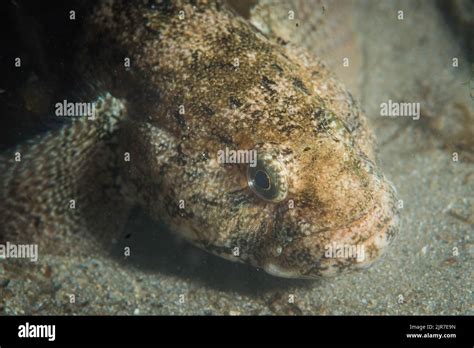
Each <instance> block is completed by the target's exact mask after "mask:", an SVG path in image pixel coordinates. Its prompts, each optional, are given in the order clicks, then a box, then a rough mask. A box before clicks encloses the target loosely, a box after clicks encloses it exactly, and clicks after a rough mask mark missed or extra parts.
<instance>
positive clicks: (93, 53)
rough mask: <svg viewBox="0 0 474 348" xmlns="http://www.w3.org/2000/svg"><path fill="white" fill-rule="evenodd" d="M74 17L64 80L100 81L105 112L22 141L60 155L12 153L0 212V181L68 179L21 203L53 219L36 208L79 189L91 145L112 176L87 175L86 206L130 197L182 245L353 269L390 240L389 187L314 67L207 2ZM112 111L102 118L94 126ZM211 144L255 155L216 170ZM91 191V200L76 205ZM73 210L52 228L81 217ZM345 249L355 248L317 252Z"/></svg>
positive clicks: (292, 266)
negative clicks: (70, 68) (20, 157)
mask: <svg viewBox="0 0 474 348" xmlns="http://www.w3.org/2000/svg"><path fill="white" fill-rule="evenodd" d="M87 23H88V24H87V26H86V28H87V32H86V33H85V36H84V39H83V42H82V44H81V53H80V54H79V55H78V57H79V59H78V63H77V66H78V67H79V74H80V75H82V76H91V77H92V78H95V79H96V80H97V81H100V83H98V84H99V85H100V88H101V90H103V91H106V92H105V93H106V94H102V97H101V98H102V99H101V100H108V101H109V103H108V104H107V105H112V106H114V105H115V106H114V107H113V108H112V109H113V110H114V111H113V112H111V111H110V110H111V109H108V108H106V109H104V110H103V111H102V112H99V113H96V114H97V119H98V120H99V121H95V122H91V121H88V120H86V119H81V120H80V121H77V122H74V123H73V124H72V126H66V127H68V128H66V129H69V130H68V131H66V130H62V131H61V132H56V133H54V134H53V135H51V134H49V135H47V136H46V137H47V139H46V140H45V139H44V137H43V139H38V140H36V144H35V145H34V146H33V148H36V149H37V148H38V146H39V145H38V144H42V143H44V142H48V143H49V144H54V146H59V144H62V145H63V148H68V149H71V151H73V150H72V149H75V150H76V151H75V153H74V154H72V153H69V152H68V153H67V154H63V155H62V156H61V155H59V157H61V159H57V157H58V154H57V153H54V152H48V151H44V150H45V149H43V150H42V151H40V150H35V151H36V152H35V158H32V157H31V156H29V155H27V157H26V158H28V159H30V161H29V163H25V162H23V163H22V165H23V166H24V167H23V169H18V164H17V163H14V162H13V161H12V160H11V159H10V160H9V161H7V162H5V163H3V164H1V165H2V166H5V167H4V168H9V169H8V172H9V173H10V174H9V176H8V178H9V180H5V179H4V180H3V185H2V187H3V194H4V195H5V196H6V199H5V202H6V203H4V206H3V207H2V208H3V211H4V214H3V216H4V217H5V216H10V217H12V218H11V219H9V221H13V220H15V218H13V217H14V216H16V215H18V214H19V213H18V207H17V206H18V204H16V200H17V199H16V197H18V194H19V191H18V190H16V191H15V189H12V187H15V185H13V184H12V183H13V182H16V187H18V186H19V185H20V186H21V185H23V186H25V188H26V187H28V190H29V192H32V191H35V190H37V191H38V190H45V185H46V184H45V183H46V182H47V180H40V179H41V178H40V179H38V178H36V179H35V178H34V175H37V174H36V173H41V176H43V177H44V176H47V175H53V176H54V177H55V178H56V180H59V178H61V180H66V181H67V180H69V181H70V182H69V186H68V185H66V184H65V183H63V182H61V181H59V182H58V181H57V182H56V184H54V185H53V186H54V187H55V189H56V190H57V191H58V192H60V193H59V194H58V195H57V197H50V196H44V197H45V198H44V199H40V200H36V201H34V202H28V201H25V202H23V203H22V204H23V205H22V206H23V207H27V208H28V209H30V210H33V211H36V210H38V211H40V210H41V209H40V208H38V207H39V206H43V207H44V208H42V209H43V210H41V213H38V214H39V216H40V220H41V221H43V220H45V221H51V220H52V221H53V222H54V225H58V224H61V222H60V220H59V219H58V218H57V217H55V215H52V214H51V211H52V210H53V208H54V207H55V206H57V205H58V204H59V202H61V204H64V202H65V199H66V198H65V197H67V196H68V195H69V196H70V195H74V194H76V195H79V194H80V195H81V196H83V195H84V193H85V192H84V191H83V189H82V188H83V187H84V184H82V185H81V186H80V185H79V179H78V178H81V177H82V178H84V177H87V176H84V175H81V173H83V172H87V171H89V170H90V169H89V168H90V167H91V166H94V163H93V161H85V160H82V159H81V158H83V157H84V155H85V154H87V153H88V151H92V152H98V156H100V154H104V153H106V154H109V155H107V156H105V159H106V160H105V162H106V164H105V165H103V166H98V165H97V162H95V163H96V164H95V166H96V167H100V168H102V167H103V170H100V171H99V172H100V173H102V172H104V173H111V172H112V173H114V175H102V176H100V177H101V178H102V180H96V183H95V185H94V187H98V189H97V190H95V192H91V191H92V190H90V189H89V190H88V191H87V192H88V195H86V196H87V197H84V200H83V202H84V205H86V206H87V209H88V210H100V209H103V207H101V206H100V205H98V202H104V201H106V202H110V201H113V202H117V204H118V205H117V207H120V209H117V210H118V211H120V212H122V213H121V214H120V215H121V216H122V219H123V215H124V213H123V212H125V211H127V208H126V207H130V206H139V207H140V208H141V209H144V210H145V211H146V212H147V213H148V214H149V215H150V216H151V217H152V218H153V219H155V220H156V221H160V222H164V223H166V224H167V225H168V226H169V227H170V229H171V230H172V231H174V232H176V233H178V234H180V235H181V236H183V237H184V238H186V239H187V240H189V241H190V242H191V243H193V244H194V245H196V246H198V247H200V248H202V249H204V250H207V251H209V252H211V253H213V254H216V255H218V256H221V257H224V258H226V259H230V260H233V261H238V262H245V263H249V264H252V265H254V266H256V267H259V268H263V269H264V270H266V271H267V272H268V273H270V274H273V275H276V276H281V277H289V278H314V277H318V276H325V275H333V274H338V273H341V272H343V271H345V270H353V269H359V268H364V267H366V266H368V265H370V264H371V263H372V262H373V261H374V260H376V259H377V258H378V257H379V256H380V255H381V254H382V253H383V251H384V250H385V249H386V247H387V246H388V245H389V244H390V243H391V242H392V241H393V239H394V237H395V235H396V233H397V230H398V210H397V208H396V201H397V198H396V195H395V191H394V188H393V186H392V185H391V184H390V182H389V181H388V180H387V179H386V178H385V176H384V175H383V174H382V173H381V171H380V169H379V168H378V167H377V165H376V164H375V158H374V148H373V146H374V145H373V142H374V139H373V135H372V132H371V130H370V127H369V126H368V124H367V121H366V119H365V117H364V115H363V113H362V111H361V109H360V107H359V106H358V104H357V102H356V101H355V100H354V98H353V97H352V95H351V94H350V93H349V92H348V91H347V90H346V89H345V87H344V86H342V84H341V83H339V82H338V81H337V80H336V78H335V77H334V76H333V75H332V73H331V72H330V71H329V70H328V68H327V67H326V66H325V65H324V63H323V62H321V61H320V60H318V59H317V58H315V57H311V56H310V55H308V54H306V53H305V52H304V51H301V50H299V49H297V48H295V47H294V46H282V45H280V44H278V43H276V42H275V41H274V40H272V39H271V38H270V37H268V36H266V35H265V34H264V33H262V32H260V31H259V30H258V29H256V28H255V27H254V26H252V25H251V24H249V23H248V22H247V21H245V20H244V19H243V18H241V17H239V16H237V15H236V14H234V13H233V12H232V11H230V10H228V9H227V8H226V7H225V6H223V5H222V4H221V3H220V2H215V1H210V2H208V1H171V2H168V1H165V2H154V1H150V2H140V3H134V4H129V3H128V2H125V1H104V2H103V3H101V4H100V5H99V6H98V7H97V8H96V9H95V10H94V11H93V13H92V14H91V16H90V18H89V19H88V22H87ZM104 95H105V96H106V97H104ZM112 115H114V119H115V120H116V121H117V122H114V126H113V127H107V126H104V125H107V124H109V123H108V122H107V120H108V119H110V117H111V116H112ZM104 127H105V128H104ZM80 129H83V130H84V129H89V130H90V132H89V131H83V132H82V133H80V132H79V130H80ZM97 129H105V131H104V132H102V133H100V134H105V135H100V134H99V133H95V132H96V131H94V130H97ZM76 132H78V133H76ZM64 133H66V134H67V136H65V135H64ZM75 134H80V135H78V136H76V137H75V136H74V135H75ZM71 139H76V140H77V139H79V140H78V141H76V142H74V143H73V142H72V140H71ZM112 139H113V140H112ZM97 144H101V146H100V147H98V146H97ZM110 144H113V146H111V145H110ZM54 146H53V147H54ZM40 148H41V146H40ZM101 148H102V150H101V151H97V150H98V149H101ZM92 149H95V150H92ZM30 151H32V150H30V149H29V148H28V147H26V148H25V149H24V152H25V153H28V152H30ZM223 151H224V152H225V151H227V153H229V151H234V152H233V153H234V155H235V154H238V153H240V154H248V153H255V154H256V158H257V162H256V165H251V163H246V162H245V159H246V158H247V159H249V157H245V156H241V157H236V156H234V158H233V160H229V161H227V163H223V161H222V158H221V157H220V156H219V154H222V153H223ZM239 151H240V152H239ZM10 155H12V154H11V153H10ZM238 159H241V160H242V159H243V162H244V163H241V162H242V161H239V160H238ZM50 161H54V162H55V163H57V165H56V166H55V167H54V168H57V169H55V172H54V174H51V173H47V172H44V173H43V172H38V171H37V170H32V168H39V167H40V166H41V164H40V162H41V163H49V162H50ZM61 161H62V162H61ZM73 162H75V163H81V165H80V166H78V167H77V170H76V172H75V176H74V175H71V173H67V172H65V171H63V170H58V169H63V168H64V167H65V166H66V163H73ZM224 162H225V161H224ZM111 167H112V168H113V169H110V168H111ZM50 170H51V169H50ZM6 171H7V170H6ZM13 172H16V173H17V174H16V175H13V174H12V173H13ZM92 172H93V173H94V175H96V174H97V169H94V170H92ZM25 173H30V176H28V175H27V174H25ZM31 175H33V176H31ZM27 176H28V178H27ZM5 177H6V175H4V178H5ZM12 177H14V178H16V180H13V181H12ZM19 177H22V180H21V184H20V183H19V181H18V178H19ZM89 177H91V176H89ZM112 178H113V179H112ZM34 180H40V181H38V183H37V185H33V181H34ZM112 181H113V184H112ZM104 186H108V187H112V189H110V190H104V189H103V187H104ZM68 187H69V189H67V188H68ZM65 192H68V194H65ZM104 192H108V193H104ZM98 193H100V197H101V198H100V199H92V198H91V197H95V196H97V195H98ZM110 195H113V196H114V198H113V199H110ZM40 196H41V195H40ZM104 197H106V198H104ZM86 202H87V203H86ZM122 207H123V208H122ZM64 214H72V213H70V212H69V211H68V212H67V213H64ZM74 214H75V215H74V216H75V217H76V219H75V220H73V219H69V220H65V221H62V226H65V227H66V228H68V227H70V226H71V225H72V221H82V222H84V221H86V222H87V221H88V220H90V218H88V217H87V214H86V213H84V212H78V211H75V212H74ZM20 215H21V214H20ZM17 219H19V218H18V217H17ZM20 219H21V218H20ZM109 220H110V217H109V219H108V220H107V219H105V222H104V223H103V226H108V224H107V221H109ZM119 221H121V219H119V220H116V221H114V223H115V224H117V223H118V222H119ZM80 225H81V223H76V226H80ZM11 226H13V227H10V232H11V230H19V229H18V227H14V225H11ZM87 226H88V227H89V229H90V226H92V225H90V223H88V224H87ZM109 227H110V226H109ZM91 232H94V231H91ZM5 233H6V234H7V235H8V231H6V232H5ZM347 246H349V247H357V248H356V249H355V250H359V251H360V250H363V251H364V252H363V254H361V253H359V254H358V256H359V257H352V256H349V257H348V256H347V255H339V253H336V252H334V253H332V254H331V252H332V251H334V250H331V249H332V248H334V249H337V250H342V249H344V248H346V247H347Z"/></svg>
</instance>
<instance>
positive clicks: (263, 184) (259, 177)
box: [255, 170, 270, 190]
mask: <svg viewBox="0 0 474 348" xmlns="http://www.w3.org/2000/svg"><path fill="white" fill-rule="evenodd" d="M255 185H257V186H258V187H260V188H262V189H264V190H268V189H269V188H270V178H269V177H268V175H267V173H265V172H263V171H261V170H259V171H258V172H257V173H255Z"/></svg>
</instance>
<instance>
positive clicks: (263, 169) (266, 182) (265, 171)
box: [247, 156, 288, 202]
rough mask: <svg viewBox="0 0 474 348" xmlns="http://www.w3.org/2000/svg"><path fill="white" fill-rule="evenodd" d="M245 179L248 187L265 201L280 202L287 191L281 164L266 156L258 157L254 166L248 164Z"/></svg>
mask: <svg viewBox="0 0 474 348" xmlns="http://www.w3.org/2000/svg"><path fill="white" fill-rule="evenodd" d="M247 181H248V185H249V187H250V189H251V190H252V191H253V192H254V193H255V194H256V195H257V196H258V197H259V198H261V199H264V200H266V201H270V202H280V201H282V200H283V199H285V197H286V195H287V193H288V185H287V181H286V175H285V171H284V168H283V166H282V165H281V164H280V163H279V162H278V161H277V160H276V159H273V158H271V157H268V156H267V157H265V156H263V158H258V161H257V164H256V166H254V167H252V166H250V165H249V166H248V169H247Z"/></svg>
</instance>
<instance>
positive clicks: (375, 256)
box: [263, 177, 400, 279]
mask: <svg viewBox="0 0 474 348" xmlns="http://www.w3.org/2000/svg"><path fill="white" fill-rule="evenodd" d="M381 183H382V185H383V186H384V187H383V188H382V190H381V191H380V194H379V197H378V199H376V203H375V204H374V205H372V207H371V208H370V209H369V211H368V212H367V213H366V214H364V215H363V216H361V217H359V218H356V219H354V220H353V221H351V222H350V223H349V224H347V225H345V226H343V227H338V228H334V229H323V230H320V231H318V232H314V233H313V234H312V235H311V236H308V237H303V238H302V239H300V240H295V242H296V243H297V244H296V245H293V246H291V247H290V249H292V250H289V251H288V252H287V253H283V255H282V256H283V257H285V256H286V257H288V258H291V257H292V256H291V251H293V252H294V251H296V250H297V249H298V248H302V247H308V245H310V246H311V245H312V248H313V249H314V250H315V251H314V254H313V257H314V259H313V264H305V265H301V268H298V266H296V267H295V266H294V262H293V263H292V264H293V267H288V266H286V265H285V263H284V262H281V260H279V258H280V257H276V258H270V259H269V260H268V261H267V263H266V264H265V266H264V267H263V268H264V270H265V271H266V272H267V273H269V274H271V275H273V276H277V277H283V278H300V279H315V278H319V277H331V276H335V275H338V274H341V273H348V272H351V271H356V270H360V269H365V268H367V267H369V266H371V265H372V264H373V263H374V262H375V261H377V260H379V259H380V258H381V256H382V255H383V254H384V253H385V252H386V250H387V249H388V246H389V245H390V244H392V242H393V240H394V239H395V237H396V236H397V234H398V230H399V226H400V217H399V209H398V208H397V202H398V199H397V196H396V189H395V187H394V186H393V184H392V183H391V182H390V181H388V180H387V179H385V178H384V177H383V180H381ZM322 241H329V242H326V243H324V242H322ZM295 254H296V253H295Z"/></svg>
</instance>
